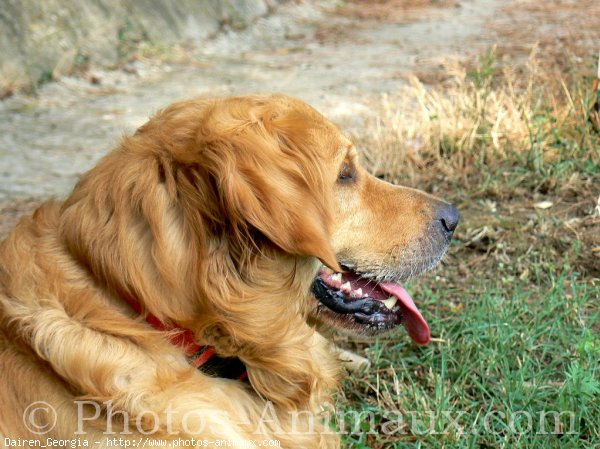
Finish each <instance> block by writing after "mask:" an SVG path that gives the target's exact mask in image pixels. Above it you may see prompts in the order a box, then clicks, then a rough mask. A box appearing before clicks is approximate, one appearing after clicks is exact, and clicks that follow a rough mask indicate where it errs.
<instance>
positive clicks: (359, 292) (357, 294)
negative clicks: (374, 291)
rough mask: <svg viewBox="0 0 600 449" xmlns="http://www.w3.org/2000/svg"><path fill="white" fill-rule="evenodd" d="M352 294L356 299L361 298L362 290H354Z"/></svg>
mask: <svg viewBox="0 0 600 449" xmlns="http://www.w3.org/2000/svg"><path fill="white" fill-rule="evenodd" d="M354 294H355V295H356V296H358V297H361V296H362V294H363V292H362V288H359V289H358V290H354Z"/></svg>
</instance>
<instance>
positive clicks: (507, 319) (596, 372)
mask: <svg viewBox="0 0 600 449" xmlns="http://www.w3.org/2000/svg"><path fill="white" fill-rule="evenodd" d="M547 275H548V276H549V277H550V278H552V279H553V281H554V282H553V285H552V286H550V287H544V286H534V285H531V284H529V283H523V282H516V283H514V284H512V285H511V286H510V287H507V286H505V285H502V282H501V281H500V282H497V281H494V280H493V279H487V280H482V281H481V282H477V283H474V284H473V285H470V286H468V287H467V288H464V287H465V286H460V287H459V288H454V289H452V288H445V289H443V290H438V291H435V290H433V289H431V288H427V287H425V286H424V285H421V287H420V289H419V292H418V294H417V295H415V298H416V300H417V301H418V302H419V303H421V304H422V305H423V306H424V308H425V309H426V315H427V317H428V318H429V323H430V325H431V328H432V335H433V336H434V341H433V342H432V343H431V344H430V345H428V346H427V347H423V348H419V347H415V346H414V345H413V344H411V343H410V341H409V340H408V338H407V337H406V335H405V333H404V332H402V331H399V333H398V334H396V335H391V336H387V337H384V338H380V339H379V340H378V341H376V342H375V343H374V345H372V346H371V347H370V348H368V349H367V350H366V351H367V353H368V354H369V356H370V358H371V360H372V362H373V366H372V368H371V369H370V370H369V372H367V373H365V374H364V376H360V375H352V376H350V377H349V378H348V379H347V380H346V382H345V385H344V388H343V391H344V392H345V397H344V398H341V399H340V404H341V407H342V411H346V412H349V411H351V410H357V409H358V410H362V411H365V412H372V414H373V418H372V419H371V420H369V419H367V416H366V415H365V416H364V417H363V419H362V420H361V421H362V422H363V427H362V428H361V430H360V432H358V433H356V434H354V435H352V434H350V435H345V436H344V438H345V441H346V444H347V445H348V447H351V448H421V447H423V448H486V447H489V448H513V447H520V448H574V449H575V448H578V449H579V448H597V447H598V442H600V366H599V362H600V337H599V335H598V330H597V329H595V330H594V329H593V326H594V325H596V326H597V325H598V323H600V309H599V305H598V298H599V294H600V289H599V288H597V287H593V286H590V285H589V284H588V283H586V282H580V281H579V280H578V279H577V276H576V275H573V274H558V273H547ZM428 281H429V282H427V281H425V283H429V284H431V283H432V281H431V279H429V280H428ZM433 283H434V282H433ZM413 290H414V289H413ZM553 413H558V415H557V416H558V418H555V417H554V415H553ZM540 414H542V416H545V419H541V418H540ZM528 416H530V417H531V419H532V420H531V423H529V422H528ZM399 417H402V419H403V421H404V425H405V427H404V428H403V429H396V431H394V426H395V425H394V422H395V421H397V420H398V419H399ZM511 417H512V420H511ZM350 418H351V419H350V420H349V421H352V415H350ZM450 418H453V419H454V420H456V421H457V424H453V423H452V420H451V419H450ZM413 420H415V421H414V422H413ZM370 421H372V423H371V422H370ZM542 421H543V427H542V423H541V422H542ZM457 425H458V426H459V427H460V430H459V429H457ZM371 426H372V430H374V431H373V432H372V433H369V430H371ZM555 426H558V427H555ZM351 428H352V425H351V423H350V422H347V423H346V430H347V431H348V430H349V429H351ZM544 432H546V434H543V433H544ZM594 442H595V443H594Z"/></svg>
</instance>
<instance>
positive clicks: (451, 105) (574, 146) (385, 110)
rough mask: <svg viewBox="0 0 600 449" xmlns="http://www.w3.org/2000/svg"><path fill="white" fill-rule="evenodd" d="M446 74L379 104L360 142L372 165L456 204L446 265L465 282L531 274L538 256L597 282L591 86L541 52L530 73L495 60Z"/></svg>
mask: <svg viewBox="0 0 600 449" xmlns="http://www.w3.org/2000/svg"><path fill="white" fill-rule="evenodd" d="M447 71H448V74H449V75H450V76H449V80H448V81H447V82H445V83H444V84H442V85H437V86H433V87H428V86H426V85H424V84H423V83H421V82H420V81H419V80H418V79H416V78H412V79H410V82H409V83H408V84H407V85H406V86H404V87H403V88H401V89H400V90H399V91H398V92H396V93H394V94H389V95H385V96H383V97H382V99H381V103H380V109H379V118H378V119H377V120H374V121H373V122H372V123H371V125H370V129H369V130H368V132H366V133H364V134H363V135H364V136H366V137H363V138H358V139H359V140H358V142H357V143H358V145H359V147H361V148H362V152H363V157H364V159H365V161H366V163H367V165H368V166H369V167H370V169H371V170H372V171H373V172H374V173H375V174H377V175H378V176H380V177H383V178H386V179H388V180H390V181H392V182H398V183H402V184H408V185H413V186H416V187H419V188H425V189H426V190H429V191H433V192H435V193H438V194H439V195H441V196H444V197H447V198H450V199H451V200H453V201H455V202H457V203H458V204H459V205H460V208H461V209H462V215H463V223H462V225H461V227H460V228H459V233H458V235H457V237H458V239H459V240H460V245H459V246H460V248H459V250H458V252H457V253H455V255H454V256H455V258H452V259H451V261H450V264H452V265H454V266H455V268H456V269H457V271H456V272H454V275H458V276H460V277H461V278H462V279H468V278H470V277H472V276H481V270H483V271H484V272H494V273H496V274H497V275H499V276H504V275H506V278H507V279H508V280H509V281H510V279H513V278H515V277H519V278H520V279H522V280H523V279H529V278H530V276H531V277H533V276H534V273H533V272H532V270H531V269H530V268H529V266H530V265H531V261H532V260H536V261H537V262H536V263H537V266H539V267H544V266H547V267H553V269H555V268H557V267H558V268H562V269H574V270H576V271H578V272H583V273H585V274H586V275H587V276H589V279H591V280H593V279H598V278H600V262H599V260H600V211H599V210H598V209H596V205H597V201H599V200H600V199H599V195H600V135H599V134H598V132H597V131H595V130H594V128H593V127H592V126H591V123H590V121H589V111H590V108H591V105H592V102H593V99H592V95H591V83H589V82H588V81H589V79H588V80H584V81H581V80H582V78H581V77H579V78H578V77H565V78H557V77H555V76H549V75H548V73H549V72H548V70H547V69H546V68H545V67H544V66H543V65H541V63H540V59H539V58H538V57H537V54H536V53H533V54H532V55H531V57H530V59H529V62H528V63H527V65H526V66H525V67H519V66H513V65H508V64H503V63H502V61H500V60H498V59H497V58H496V57H495V56H494V53H490V55H488V56H486V57H485V58H483V59H482V61H481V62H480V63H479V64H478V65H477V67H475V69H474V70H471V71H469V70H468V68H466V67H464V66H459V65H457V64H448V66H447ZM577 79H579V82H576V81H575V80H577ZM542 201H546V206H547V208H544V206H543V203H542V207H540V203H541V202H542ZM548 204H549V206H548ZM488 270H489V271H488ZM452 282H453V280H452V279H449V283H450V284H452Z"/></svg>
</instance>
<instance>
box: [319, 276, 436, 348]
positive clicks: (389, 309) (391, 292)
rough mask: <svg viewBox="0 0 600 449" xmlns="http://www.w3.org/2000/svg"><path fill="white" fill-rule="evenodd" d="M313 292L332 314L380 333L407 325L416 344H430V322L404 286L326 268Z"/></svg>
mask: <svg viewBox="0 0 600 449" xmlns="http://www.w3.org/2000/svg"><path fill="white" fill-rule="evenodd" d="M312 290H313V294H314V295H315V297H316V298H317V299H318V300H319V301H320V302H321V304H322V305H323V306H325V307H327V309H329V310H328V311H329V312H332V313H335V314H337V315H341V316H343V317H345V318H346V319H347V320H351V321H353V322H355V323H357V324H362V325H364V326H366V327H368V328H370V329H372V330H376V331H384V330H388V329H392V328H394V327H396V326H397V325H399V324H403V325H404V327H405V328H406V330H407V331H408V334H409V335H410V337H411V338H412V339H413V341H414V342H415V343H417V344H420V345H424V344H427V343H429V339H430V334H429V326H428V324H427V321H425V318H423V315H421V312H420V311H419V309H418V308H417V306H416V305H415V303H414V301H413V299H412V298H411V297H410V295H409V294H408V292H407V291H406V289H404V287H402V285H400V284H397V283H394V282H377V281H375V280H373V279H369V278H367V277H364V276H361V275H360V274H359V273H357V272H354V271H352V270H350V269H347V270H346V271H345V272H343V273H334V272H333V271H332V270H330V269H329V268H327V267H322V268H321V269H320V270H319V273H318V275H317V277H316V278H315V281H314V283H313V287H312Z"/></svg>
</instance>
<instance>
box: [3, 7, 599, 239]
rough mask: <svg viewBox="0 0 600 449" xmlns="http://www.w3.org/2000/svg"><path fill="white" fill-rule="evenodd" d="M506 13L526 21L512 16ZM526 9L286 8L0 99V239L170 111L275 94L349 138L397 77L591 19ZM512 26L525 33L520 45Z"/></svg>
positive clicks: (530, 41) (429, 74)
mask: <svg viewBox="0 0 600 449" xmlns="http://www.w3.org/2000/svg"><path fill="white" fill-rule="evenodd" d="M513 3H514V5H515V6H514V8H522V9H523V10H524V11H528V14H529V15H528V16H525V17H522V16H520V15H517V14H515V9H514V8H511V6H510V5H512V4H513ZM538 3H539V2H536V1H533V0H531V1H524V0H515V1H513V2H507V1H506V0H460V1H459V0H456V1H435V0H428V1H426V0H420V1H415V0H412V1H411V0H405V1H402V0H388V1H385V0H379V1H377V2H375V4H376V7H374V6H370V5H367V2H365V1H355V2H346V3H342V4H341V5H342V6H339V3H338V2H333V1H323V0H305V1H291V2H287V3H285V4H284V5H282V6H280V7H279V8H278V9H277V10H276V11H275V12H274V13H273V14H272V15H270V16H268V17H265V18H261V19H259V20H257V21H256V22H255V23H254V24H253V25H252V26H251V27H249V28H247V29H245V30H243V31H227V30H224V31H223V32H222V33H220V34H219V35H218V36H216V37H215V38H213V39H211V40H209V41H206V42H204V43H203V44H202V45H201V46H200V48H190V47H189V46H188V47H181V48H178V49H173V50H169V51H166V52H163V53H161V54H158V55H153V56H152V57H148V56H144V55H137V57H135V58H132V60H131V61H129V62H127V63H126V64H124V65H123V66H122V67H120V68H119V69H117V70H112V71H106V70H92V71H89V72H87V73H85V74H82V75H81V76H79V77H65V78H62V79H60V80H58V81H56V82H52V83H48V84H46V85H44V86H42V87H41V88H40V89H39V90H38V92H37V93H36V95H35V96H23V95H9V96H7V98H5V99H4V100H3V101H0V173H1V178H0V234H1V233H2V232H3V231H5V230H6V229H7V228H8V227H10V226H11V225H12V223H13V222H14V221H15V219H16V217H18V216H19V215H21V214H23V213H25V212H27V211H30V210H31V209H32V208H33V207H34V205H35V204H37V203H38V202H39V201H41V200H43V199H46V198H48V197H55V196H56V197H61V196H64V195H66V194H68V192H69V191H70V189H71V188H72V186H73V185H74V184H75V182H76V181H77V179H78V177H79V176H80V175H81V174H82V173H83V172H85V171H86V170H88V169H89V168H90V167H91V166H93V165H94V163H95V162H96V161H97V160H98V159H99V158H101V157H102V155H104V154H106V152H107V151H109V150H110V149H111V148H112V147H114V146H115V145H116V144H117V143H118V141H119V138H120V136H121V135H123V134H124V133H130V132H132V131H134V130H135V128H137V127H138V126H140V125H141V124H142V123H144V122H145V121H146V120H147V118H148V117H149V115H151V114H152V113H153V112H155V111H157V110H158V109H160V108H161V107H164V106H165V105H168V104H169V103H171V102H173V101H176V100H180V99H185V98H190V97H195V96H221V95H233V94H244V93H250V92H274V91H276V92H284V93H287V94H290V95H294V96H298V97H300V98H302V99H303V100H305V101H307V102H308V103H310V104H312V105H313V106H315V107H316V108H317V109H319V110H321V111H322V112H323V113H324V114H325V115H326V116H328V117H329V118H331V119H332V120H333V121H334V122H337V123H338V124H339V125H340V126H341V127H342V128H343V129H345V130H347V131H350V132H352V131H353V130H360V128H361V125H362V124H363V122H364V120H365V119H366V118H368V117H369V116H370V114H372V112H371V107H370V105H371V104H373V101H376V100H378V98H379V97H380V95H381V94H383V93H385V92H391V91H394V90H395V89H397V88H398V86H400V85H401V84H402V83H404V82H405V79H406V78H407V76H408V75H409V74H418V75H419V76H420V77H421V78H424V79H425V81H427V79H428V78H429V79H431V80H433V81H432V82H435V80H436V79H437V78H438V77H437V76H436V73H438V72H439V71H440V70H441V67H442V63H443V62H444V61H446V60H448V59H451V60H462V61H470V60H473V59H474V58H476V57H477V55H480V54H482V53H483V52H485V51H486V49H488V48H490V47H491V46H493V45H496V44H500V45H505V46H506V47H507V48H510V50H511V51H513V52H514V51H516V50H515V48H517V46H516V43H515V42H513V41H511V39H510V32H509V31H507V30H509V29H511V28H512V29H518V30H520V33H518V34H517V35H516V38H515V39H517V40H518V42H519V46H518V50H519V51H520V52H521V54H527V53H528V52H529V51H530V50H531V48H532V47H533V46H534V44H535V42H536V41H537V40H539V39H538V38H537V37H536V36H537V34H536V33H537V31H536V30H537V29H538V28H539V27H536V25H535V24H536V23H537V24H539V23H540V21H541V22H543V23H544V26H545V28H544V33H545V34H544V35H546V36H548V35H550V36H551V35H552V33H553V32H554V31H555V30H561V33H560V36H562V39H568V38H569V36H570V35H569V31H568V30H581V29H583V27H582V26H581V23H580V22H579V21H578V20H579V19H577V20H575V19H574V20H569V17H576V18H577V17H580V16H581V18H582V20H583V18H584V17H591V16H593V15H592V14H590V8H591V9H593V10H594V11H595V10H596V9H598V5H597V4H596V3H599V2H595V1H591V2H590V3H589V5H588V9H587V10H586V11H587V12H585V14H583V13H582V12H581V11H580V9H577V8H574V7H570V8H571V10H576V11H577V14H574V13H572V11H571V13H570V12H569V11H570V10H569V9H568V8H567V9H566V10H565V9H564V8H562V9H561V8H558V6H561V5H563V4H567V6H569V5H571V4H572V3H573V2H569V1H566V0H565V1H559V0H557V1H555V2H553V5H555V6H556V8H555V9H556V10H559V12H558V13H556V14H555V15H554V16H553V15H552V11H551V10H549V9H548V8H546V9H540V8H535V5H536V4H538ZM584 3H585V4H587V3H588V2H587V1H585V0H584V1H581V2H578V4H584ZM557 5H558V6H557ZM583 6H585V5H583ZM527 8H529V9H527ZM565 11H566V12H565ZM596 17H600V14H596ZM520 23H521V24H522V23H527V24H528V26H529V28H528V29H530V30H531V33H530V34H529V35H527V34H526V33H525V32H524V31H523V30H524V26H521V25H520ZM511 24H512V25H511ZM595 25H597V24H595ZM595 29H598V28H597V27H596V28H595ZM565 30H566V31H565ZM524 33H525V34H524ZM579 34H581V33H579ZM579 34H578V36H579ZM565 36H566V37H565ZM561 42H562V41H561ZM578 42H579V41H578ZM562 43H563V44H564V42H562ZM596 43H597V42H596ZM508 44H514V45H508Z"/></svg>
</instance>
